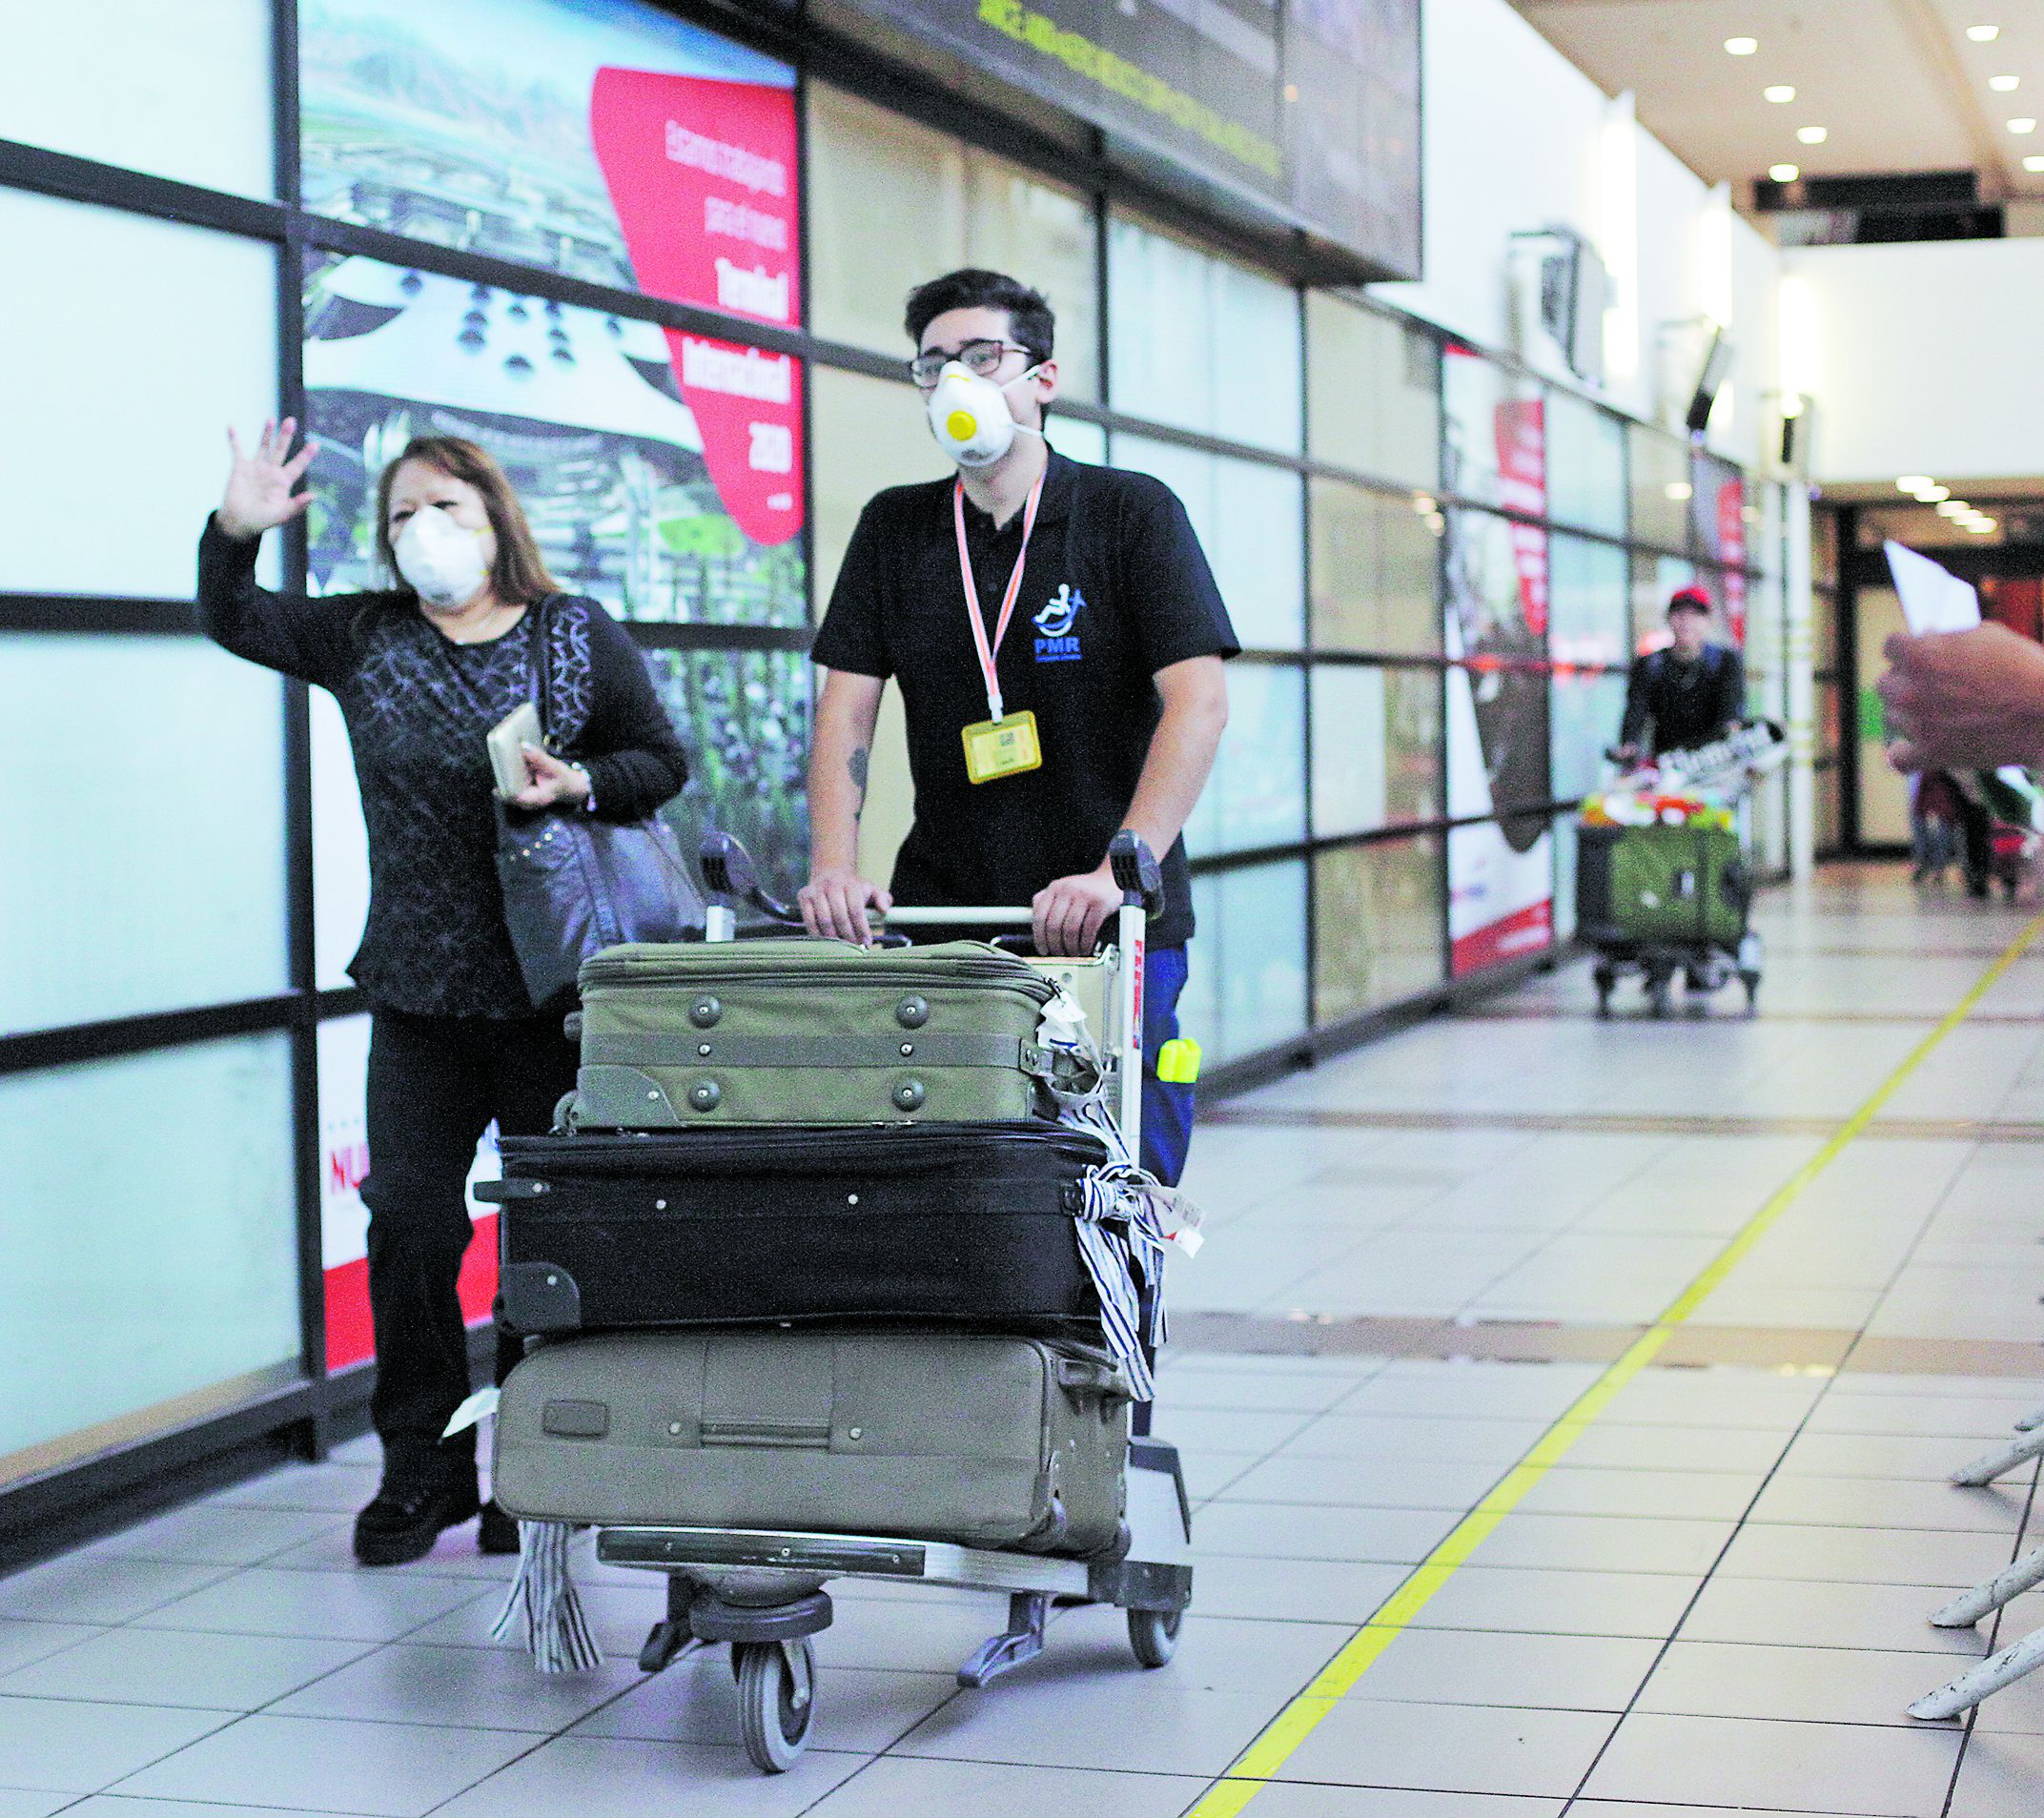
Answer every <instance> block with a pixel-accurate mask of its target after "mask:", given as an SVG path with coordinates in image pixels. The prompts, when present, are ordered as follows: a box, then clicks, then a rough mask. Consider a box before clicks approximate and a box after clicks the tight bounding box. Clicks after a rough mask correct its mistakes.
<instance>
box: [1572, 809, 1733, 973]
mask: <svg viewBox="0 0 2044 1818" xmlns="http://www.w3.org/2000/svg"><path fill="white" fill-rule="evenodd" d="M1751 902H1752V884H1751V879H1750V876H1749V874H1748V870H1747V867H1746V862H1745V860H1744V859H1743V858H1742V857H1741V856H1740V852H1739V836H1738V835H1737V834H1736V833H1734V832H1732V831H1731V830H1730V829H1729V828H1727V827H1666V826H1656V827H1584V828H1582V829H1581V830H1580V832H1579V833H1578V835H1577V847H1576V931H1577V933H1578V934H1580V935H1581V936H1582V937H1583V938H1584V940H1586V941H1588V942H1590V943H1591V944H1592V945H1593V946H1597V947H1604V948H1622V947H1650V946H1702V947H1717V948H1723V949H1724V950H1727V952H1729V951H1736V950H1737V949H1738V946H1739V942H1740V939H1741V938H1742V937H1743V936H1744V935H1745V933H1746V929H1747V916H1748V909H1749V908H1750V905H1751Z"/></svg>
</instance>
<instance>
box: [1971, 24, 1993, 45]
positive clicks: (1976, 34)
mask: <svg viewBox="0 0 2044 1818" xmlns="http://www.w3.org/2000/svg"><path fill="white" fill-rule="evenodd" d="M1966 35H1967V36H1968V37H1969V38H1971V39H1972V41H1973V42H1974V43H1975V44H1993V42H1994V40H1995V39H1996V38H1998V37H2000V36H2001V28H2000V27H1999V26H1998V25H1970V26H1968V27H1967V28H1966Z"/></svg>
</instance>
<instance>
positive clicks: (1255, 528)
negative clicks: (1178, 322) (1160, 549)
mask: <svg viewBox="0 0 2044 1818" xmlns="http://www.w3.org/2000/svg"><path fill="white" fill-rule="evenodd" d="M1113 452H1114V465H1115V466H1117V467H1133V468H1134V469H1136V470H1137V471H1138V472H1141V473H1146V474H1154V475H1155V476H1156V478H1157V479H1159V480H1162V481H1163V482H1164V483H1165V484H1166V485H1167V486H1169V487H1170V488H1171V489H1172V491H1174V492H1175V493H1176V494H1177V495H1178V497H1179V498H1180V499H1181V500H1184V501H1185V512H1186V516H1187V517H1189V518H1190V519H1191V520H1192V521H1193V528H1194V529H1195V530H1196V532H1198V534H1199V541H1200V544H1201V546H1202V547H1203V548H1204V549H1205V550H1206V552H1207V560H1208V562H1211V563H1212V564H1213V566H1214V578H1215V580H1216V582H1219V584H1220V596H1221V598H1222V600H1224V601H1225V602H1226V603H1227V605H1228V616H1229V617H1230V618H1231V619H1232V620H1233V621H1234V622H1235V633H1236V636H1237V638H1238V639H1239V640H1240V641H1241V643H1242V646H1243V648H1244V649H1250V650H1255V649H1265V650H1297V649H1298V647H1299V645H1300V644H1301V643H1303V642H1304V641H1305V632H1306V603H1305V549H1304V542H1305V521H1304V520H1305V495H1304V492H1303V490H1302V489H1301V487H1300V484H1299V478H1298V474H1296V473H1294V472H1293V471H1292V470H1291V469H1289V468H1285V467H1269V466H1265V465H1264V464H1263V463H1262V462H1260V461H1250V460H1232V459H1230V458H1229V457H1227V456H1224V455H1209V454H1205V453H1203V452H1202V451H1200V450H1199V449H1196V448H1181V447H1180V446H1178V444H1177V443H1175V442H1164V441H1153V440H1151V439H1149V438H1147V437H1143V436H1116V437H1114V442H1113Z"/></svg>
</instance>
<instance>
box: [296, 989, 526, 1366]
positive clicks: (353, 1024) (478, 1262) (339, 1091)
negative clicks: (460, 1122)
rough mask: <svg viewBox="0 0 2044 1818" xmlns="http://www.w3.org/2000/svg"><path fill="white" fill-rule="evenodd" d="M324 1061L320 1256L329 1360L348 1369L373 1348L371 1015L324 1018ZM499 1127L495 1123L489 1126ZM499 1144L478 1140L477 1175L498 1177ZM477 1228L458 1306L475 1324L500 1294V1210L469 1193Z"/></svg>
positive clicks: (472, 1175)
mask: <svg viewBox="0 0 2044 1818" xmlns="http://www.w3.org/2000/svg"><path fill="white" fill-rule="evenodd" d="M318 1062H319V1231H320V1263H321V1267H322V1270H323V1272H324V1277H325V1283H326V1367H327V1368H328V1369H329V1370H345V1369H346V1368H347V1367H348V1366H349V1365H350V1364H351V1363H361V1362H363V1361H365V1360H366V1359H367V1358H371V1357H373V1356H375V1355H376V1344H375V1341H374V1338H372V1335H371V1332H370V1324H369V1208H368V1207H367V1206H365V1205H363V1204H362V1192H361V1189H362V1181H363V1179H364V1178H365V1177H366V1176H367V1175H368V1173H369V1126H368V1118H367V1113H366V1111H365V1107H364V1099H363V1080H364V1077H365V1076H366V1072H367V1068H368V1064H369V1018H368V1017H366V1016H343V1017H339V1018H337V1019H336V1020H335V1021H333V1022H327V1023H321V1024H320V1025H319V1034H318ZM492 1128H493V1130H494V1126H493V1127H492ZM498 1173H499V1169H498V1164H497V1148H496V1144H495V1141H494V1140H493V1138H492V1136H490V1135H485V1136H484V1138H483V1140H482V1141H481V1142H480V1143H479V1144H478V1145H477V1147H476V1165H475V1167H474V1168H473V1169H472V1170H471V1171H470V1173H469V1184H470V1186H471V1187H473V1186H474V1184H475V1183H476V1182H477V1181H478V1180H495V1179H496V1178H497V1177H498ZM468 1215H469V1218H470V1220H471V1221H472V1222H473V1223H474V1225H475V1229H476V1235H475V1237H474V1239H473V1240H472V1241H471V1242H470V1244H469V1246H468V1254H467V1255H466V1256H464V1257H463V1258H462V1259H461V1277H460V1296H461V1311H462V1313H463V1315H464V1316H465V1317H466V1318H467V1319H468V1322H469V1324H470V1325H472V1326H473V1325H480V1324H483V1323H485V1322H487V1320H488V1319H489V1317H490V1302H491V1301H492V1300H493V1299H494V1298H495V1297H496V1294H497V1214H496V1213H495V1211H493V1210H492V1209H491V1208H489V1207H487V1206H484V1205H482V1204H480V1202H479V1201H478V1200H477V1199H476V1198H475V1196H474V1195H473V1194H471V1195H470V1197H469V1201H468Z"/></svg>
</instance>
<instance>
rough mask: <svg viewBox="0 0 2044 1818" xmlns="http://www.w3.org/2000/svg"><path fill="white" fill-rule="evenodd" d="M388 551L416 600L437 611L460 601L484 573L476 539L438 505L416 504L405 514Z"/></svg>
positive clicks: (468, 595)
mask: <svg viewBox="0 0 2044 1818" xmlns="http://www.w3.org/2000/svg"><path fill="white" fill-rule="evenodd" d="M391 554H392V555H393V556H395V557H396V558H397V561H398V572H399V574H400V575H402V576H403V577H404V579H405V581H406V582H407V583H408V584H409V585H410V586H411V588H412V590H413V591H414V592H415V593H417V594H418V595H419V599H420V601H421V602H422V603H425V604H426V605H429V606H433V607H436V608H438V609H439V611H441V612H446V611H448V610H450V609H452V608H453V607H456V606H465V605H466V604H467V603H469V602H470V601H471V600H473V599H474V598H475V597H476V595H477V594H478V593H480V591H481V589H482V583H483V582H485V581H486V580H487V579H488V578H489V570H488V569H487V567H486V566H485V565H484V563H483V560H482V542H481V540H480V538H479V537H478V536H477V535H476V533H475V532H474V531H473V530H466V529H463V528H462V526H461V525H460V524H458V523H456V522H455V521H454V520H453V519H452V518H450V517H449V516H448V515H447V514H446V512H444V511H442V510H441V509H440V508H439V506H438V505H425V506H421V507H420V508H419V510H418V511H415V512H414V513H413V514H412V515H411V517H409V518H408V519H406V520H405V523H404V528H403V529H402V530H400V531H399V533H398V541H396V542H395V543H393V544H392V545H391Z"/></svg>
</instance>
